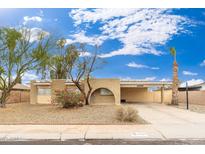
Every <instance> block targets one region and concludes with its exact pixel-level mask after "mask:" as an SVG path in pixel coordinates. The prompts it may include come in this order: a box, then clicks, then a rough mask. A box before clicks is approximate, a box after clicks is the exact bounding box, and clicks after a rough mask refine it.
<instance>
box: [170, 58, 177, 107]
mask: <svg viewBox="0 0 205 154" xmlns="http://www.w3.org/2000/svg"><path fill="white" fill-rule="evenodd" d="M178 86H179V80H178V64H177V62H176V61H174V64H173V83H172V102H171V104H172V105H178Z"/></svg>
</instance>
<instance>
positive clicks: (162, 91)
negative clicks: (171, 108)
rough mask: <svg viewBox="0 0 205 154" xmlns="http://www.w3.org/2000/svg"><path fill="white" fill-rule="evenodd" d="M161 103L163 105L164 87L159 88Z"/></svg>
mask: <svg viewBox="0 0 205 154" xmlns="http://www.w3.org/2000/svg"><path fill="white" fill-rule="evenodd" d="M161 103H162V104H163V103H164V85H163V86H162V87H161Z"/></svg>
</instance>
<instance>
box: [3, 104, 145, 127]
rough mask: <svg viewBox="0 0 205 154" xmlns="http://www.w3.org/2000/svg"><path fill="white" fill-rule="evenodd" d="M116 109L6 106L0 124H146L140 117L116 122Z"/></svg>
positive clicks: (27, 105)
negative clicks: (135, 119)
mask: <svg viewBox="0 0 205 154" xmlns="http://www.w3.org/2000/svg"><path fill="white" fill-rule="evenodd" d="M117 107H118V106H108V105H107V106H102V105H89V106H83V107H79V108H74V109H63V108H60V107H57V106H54V105H31V104H28V103H19V104H8V105H7V107H6V108H0V124H48V125H58V124H147V122H146V121H145V120H143V119H142V118H141V117H140V116H139V117H138V119H137V121H136V122H121V121H118V120H116V110H117Z"/></svg>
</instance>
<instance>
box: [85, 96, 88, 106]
mask: <svg viewBox="0 0 205 154" xmlns="http://www.w3.org/2000/svg"><path fill="white" fill-rule="evenodd" d="M85 105H89V100H88V97H86V98H85Z"/></svg>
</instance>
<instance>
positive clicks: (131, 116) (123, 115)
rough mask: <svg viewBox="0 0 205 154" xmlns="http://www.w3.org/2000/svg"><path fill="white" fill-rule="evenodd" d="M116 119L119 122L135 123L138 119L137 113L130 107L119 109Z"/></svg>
mask: <svg viewBox="0 0 205 154" xmlns="http://www.w3.org/2000/svg"><path fill="white" fill-rule="evenodd" d="M116 118H117V119H118V120H119V121H125V122H135V121H137V119H138V111H137V110H135V109H133V108H131V107H120V108H118V109H117V112H116Z"/></svg>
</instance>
